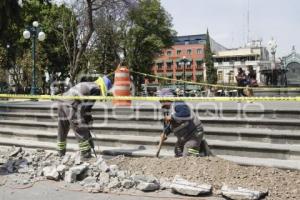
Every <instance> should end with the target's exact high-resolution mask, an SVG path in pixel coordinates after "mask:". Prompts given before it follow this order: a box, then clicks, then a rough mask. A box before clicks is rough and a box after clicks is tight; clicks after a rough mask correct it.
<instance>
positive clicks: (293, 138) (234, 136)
mask: <svg viewBox="0 0 300 200" xmlns="http://www.w3.org/2000/svg"><path fill="white" fill-rule="evenodd" d="M0 126H1V127H2V128H9V129H11V130H13V129H25V130H33V131H34V130H38V131H40V130H44V131H49V132H54V133H56V132H57V122H34V121H28V120H17V121H13V120H0ZM204 129H205V135H206V137H207V138H208V139H213V140H224V141H252V142H265V143H274V144H300V132H299V131H297V130H274V129H269V128H264V129H262V128H237V127H225V126H224V127H220V126H207V125H206V124H204ZM93 131H94V132H95V133H97V134H104V135H108V134H109V135H128V136H131V135H133V136H134V135H135V136H157V135H159V134H160V133H161V132H162V125H159V126H157V125H156V126H154V125H149V124H140V123H139V124H125V123H124V124H122V123H114V124H112V123H104V124H94V126H93Z"/></svg>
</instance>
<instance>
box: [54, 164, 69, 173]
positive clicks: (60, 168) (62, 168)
mask: <svg viewBox="0 0 300 200" xmlns="http://www.w3.org/2000/svg"><path fill="white" fill-rule="evenodd" d="M67 169H68V167H67V166H66V165H58V166H57V167H56V170H57V171H58V173H60V174H63V173H64V172H66V171H67Z"/></svg>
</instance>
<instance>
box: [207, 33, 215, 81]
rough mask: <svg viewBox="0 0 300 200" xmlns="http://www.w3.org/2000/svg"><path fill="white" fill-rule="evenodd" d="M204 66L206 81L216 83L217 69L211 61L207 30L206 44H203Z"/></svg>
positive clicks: (211, 54) (211, 55)
mask: <svg viewBox="0 0 300 200" xmlns="http://www.w3.org/2000/svg"><path fill="white" fill-rule="evenodd" d="M204 62H205V66H206V79H207V80H206V81H207V83H209V84H216V83H217V69H216V68H215V67H214V62H213V53H212V51H211V47H210V37H209V32H208V30H207V33H206V45H205V58H204Z"/></svg>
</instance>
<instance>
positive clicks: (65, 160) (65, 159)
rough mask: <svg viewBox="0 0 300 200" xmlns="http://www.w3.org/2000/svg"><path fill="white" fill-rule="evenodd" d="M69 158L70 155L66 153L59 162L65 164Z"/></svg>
mask: <svg viewBox="0 0 300 200" xmlns="http://www.w3.org/2000/svg"><path fill="white" fill-rule="evenodd" d="M70 159H71V155H69V154H66V155H64V157H63V159H62V161H61V163H62V164H63V165H66V164H67V163H68V162H69V161H70Z"/></svg>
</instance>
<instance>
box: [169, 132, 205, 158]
mask: <svg viewBox="0 0 300 200" xmlns="http://www.w3.org/2000/svg"><path fill="white" fill-rule="evenodd" d="M202 139H203V132H199V133H198V134H193V135H192V136H191V137H189V138H187V139H181V138H177V142H176V144H175V149H174V151H175V156H176V157H181V156H183V157H186V156H199V155H200V147H201V142H202Z"/></svg>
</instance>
